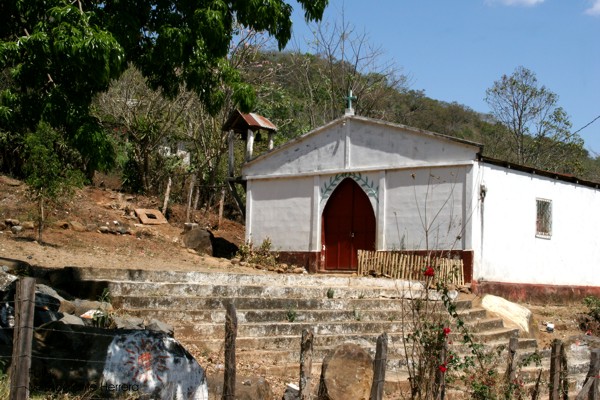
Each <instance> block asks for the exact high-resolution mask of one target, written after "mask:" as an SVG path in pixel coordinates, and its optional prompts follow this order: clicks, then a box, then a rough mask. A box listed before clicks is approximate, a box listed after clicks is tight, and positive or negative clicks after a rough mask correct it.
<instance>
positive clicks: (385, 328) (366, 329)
mask: <svg viewBox="0 0 600 400" xmlns="http://www.w3.org/2000/svg"><path fill="white" fill-rule="evenodd" d="M281 313H282V314H283V311H282V312H281ZM310 314H312V311H306V313H305V314H304V315H310ZM349 314H350V315H348V317H349V319H347V320H342V321H327V320H320V321H312V322H307V321H300V320H299V319H298V316H296V314H294V318H293V320H292V318H290V315H288V317H287V319H288V321H281V320H280V321H273V320H272V321H270V322H269V323H265V322H264V321H262V322H242V321H240V319H239V316H238V335H239V336H265V337H267V336H277V335H298V336H300V335H301V334H302V331H303V330H304V329H308V330H311V331H313V332H315V334H340V335H343V334H348V333H381V332H404V334H408V333H409V332H411V330H412V329H411V326H412V323H409V322H408V321H405V322H401V321H382V320H374V319H369V320H363V317H365V318H366V317H367V316H369V315H370V310H365V311H364V312H360V313H354V314H351V313H349ZM299 315H300V314H299ZM167 322H169V323H171V324H175V323H176V321H173V320H171V319H168V320H167ZM466 325H467V326H468V327H469V331H470V332H472V333H477V332H485V331H489V330H495V329H500V328H503V327H504V325H503V323H502V320H501V319H498V318H488V319H485V320H478V321H476V322H467V324H466ZM176 326H177V329H176V334H178V335H180V336H181V337H193V336H195V335H204V336H211V337H215V338H224V337H225V324H224V323H194V324H183V323H181V322H179V323H177V325H176Z"/></svg>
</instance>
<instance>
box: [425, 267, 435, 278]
mask: <svg viewBox="0 0 600 400" xmlns="http://www.w3.org/2000/svg"><path fill="white" fill-rule="evenodd" d="M423 274H425V276H434V275H435V271H434V270H433V267H427V268H425V272H423Z"/></svg>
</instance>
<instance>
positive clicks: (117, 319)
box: [112, 315, 144, 329]
mask: <svg viewBox="0 0 600 400" xmlns="http://www.w3.org/2000/svg"><path fill="white" fill-rule="evenodd" d="M112 320H113V323H114V325H115V328H117V329H144V319H143V318H138V317H131V316H116V315H115V316H113V317H112Z"/></svg>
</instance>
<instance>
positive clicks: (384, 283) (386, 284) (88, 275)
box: [68, 266, 423, 289]
mask: <svg viewBox="0 0 600 400" xmlns="http://www.w3.org/2000/svg"><path fill="white" fill-rule="evenodd" d="M68 268H71V269H72V270H73V271H77V272H80V274H79V277H80V280H81V281H102V282H115V283H118V282H148V283H186V284H193V283H196V282H197V283H199V282H198V281H194V280H191V279H190V278H193V277H194V275H196V276H198V277H204V276H212V277H215V276H227V277H231V276H238V277H240V276H243V277H248V279H249V280H261V279H265V280H266V279H270V278H271V279H273V281H274V282H270V283H269V284H270V285H274V286H275V285H277V284H279V285H281V286H285V285H290V283H291V282H290V281H294V282H299V281H300V282H302V281H307V282H310V281H311V280H312V281H314V283H311V284H309V285H306V286H320V287H322V286H323V281H325V282H326V283H328V284H330V285H331V286H332V287H353V288H354V287H360V286H361V285H360V284H361V283H362V284H363V287H374V288H390V289H394V288H398V285H400V286H401V287H403V286H408V287H409V288H411V287H412V288H413V289H417V288H418V287H420V288H423V282H421V281H411V280H402V279H388V278H373V277H369V276H356V275H348V276H337V275H321V274H284V275H282V274H277V273H273V274H270V273H260V274H250V273H244V272H236V271H227V272H210V271H155V270H139V269H137V270H131V269H125V268H91V267H75V266H72V267H68ZM95 272H99V273H98V274H95ZM111 273H113V274H121V276H125V277H127V278H125V279H121V278H115V277H110V275H111ZM132 275H133V276H135V277H133V276H132ZM160 275H162V276H164V277H166V278H173V277H182V278H181V279H182V280H180V281H175V280H169V281H165V280H154V279H148V278H149V277H150V278H156V277H160ZM183 277H185V278H183ZM141 278H145V279H141ZM213 281H214V279H213ZM298 286H301V285H298Z"/></svg>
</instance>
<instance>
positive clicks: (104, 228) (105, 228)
mask: <svg viewBox="0 0 600 400" xmlns="http://www.w3.org/2000/svg"><path fill="white" fill-rule="evenodd" d="M98 231H99V232H100V233H110V228H109V227H108V226H105V225H102V226H99V227H98Z"/></svg>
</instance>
